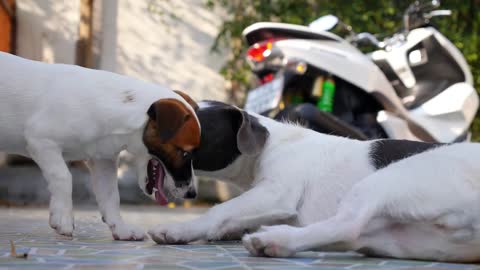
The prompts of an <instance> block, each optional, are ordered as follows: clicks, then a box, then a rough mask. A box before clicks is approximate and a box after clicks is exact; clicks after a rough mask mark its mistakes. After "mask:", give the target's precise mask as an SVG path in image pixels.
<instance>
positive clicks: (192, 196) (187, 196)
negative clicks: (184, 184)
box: [185, 189, 197, 199]
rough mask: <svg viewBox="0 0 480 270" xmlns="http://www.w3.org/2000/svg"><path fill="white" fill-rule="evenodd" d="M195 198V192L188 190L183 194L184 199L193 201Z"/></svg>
mask: <svg viewBox="0 0 480 270" xmlns="http://www.w3.org/2000/svg"><path fill="white" fill-rule="evenodd" d="M196 197H197V192H196V191H195V190H193V189H192V190H189V191H187V193H186V194H185V199H195V198H196Z"/></svg>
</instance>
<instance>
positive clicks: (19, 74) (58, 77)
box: [0, 52, 177, 154]
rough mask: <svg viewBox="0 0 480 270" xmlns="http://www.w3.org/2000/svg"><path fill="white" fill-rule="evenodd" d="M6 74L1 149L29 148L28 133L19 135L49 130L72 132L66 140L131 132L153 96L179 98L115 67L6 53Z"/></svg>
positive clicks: (0, 94)
mask: <svg viewBox="0 0 480 270" xmlns="http://www.w3.org/2000/svg"><path fill="white" fill-rule="evenodd" d="M0 74H1V76H2V77H3V78H4V79H3V80H0V101H1V106H0V138H2V140H0V149H2V150H5V151H8V152H11V153H18V154H24V152H25V151H24V149H22V148H23V146H24V145H25V141H24V138H23V137H21V136H18V134H25V133H26V132H39V133H42V132H49V133H57V134H62V136H64V137H65V136H66V137H68V138H58V139H59V140H60V141H61V140H64V139H72V140H75V139H76V138H79V137H81V138H83V140H86V141H90V140H96V139H98V138H101V137H103V136H108V135H112V134H125V133H129V132H132V131H133V130H136V129H139V128H140V125H142V124H143V123H145V121H146V119H147V116H146V111H147V109H148V107H149V106H150V105H151V103H152V101H155V100H158V99H159V98H168V97H169V96H171V97H177V95H176V94H175V93H173V92H172V91H170V90H169V89H167V88H164V87H161V86H158V85H154V84H150V83H146V82H142V81H139V80H135V79H131V78H128V77H126V76H122V75H118V74H114V73H111V72H107V71H100V70H92V69H86V68H82V67H78V66H73V65H63V64H46V63H41V62H37V61H31V60H27V59H23V58H20V57H17V56H14V55H10V54H7V53H2V52H0ZM119 107H122V110H118V108H119ZM64 112H73V114H69V115H65V113H64ZM100 116H101V117H100ZM85 121H88V123H86V122H85ZM36 123H39V124H38V125H37V124H36ZM26 127H28V129H29V130H26ZM84 127H88V129H85V128H84ZM76 134H80V135H81V136H76ZM70 143H71V142H68V143H66V144H70ZM77 143H83V142H77ZM74 144H75V143H74Z"/></svg>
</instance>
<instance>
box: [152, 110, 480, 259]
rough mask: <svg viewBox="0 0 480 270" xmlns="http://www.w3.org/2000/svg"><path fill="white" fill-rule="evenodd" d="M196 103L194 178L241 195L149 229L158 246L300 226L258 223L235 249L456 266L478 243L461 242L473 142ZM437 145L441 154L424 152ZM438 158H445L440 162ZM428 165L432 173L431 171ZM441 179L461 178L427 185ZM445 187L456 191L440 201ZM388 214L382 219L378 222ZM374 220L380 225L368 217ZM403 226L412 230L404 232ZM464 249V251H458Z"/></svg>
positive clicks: (471, 223)
mask: <svg viewBox="0 0 480 270" xmlns="http://www.w3.org/2000/svg"><path fill="white" fill-rule="evenodd" d="M199 105H200V109H199V110H198V111H197V115H198V117H199V119H200V123H201V125H202V136H201V143H200V147H199V148H198V149H197V150H196V151H195V152H194V169H195V173H196V174H197V175H201V176H209V177H214V178H219V179H226V180H227V181H230V182H231V183H234V184H236V185H238V186H240V187H242V188H243V189H244V190H246V192H245V193H243V194H242V195H240V196H239V197H236V198H234V199H231V200H229V201H227V202H225V203H222V204H220V205H217V206H215V207H213V208H211V209H209V211H208V212H207V213H206V214H204V215H203V216H200V217H199V218H197V219H195V220H192V221H188V222H184V223H179V224H172V225H160V226H157V227H155V228H153V229H152V230H150V231H149V234H150V235H151V236H152V239H153V240H154V241H156V242H157V243H162V244H163V243H169V244H173V243H187V242H192V241H196V240H201V239H207V240H218V239H223V238H227V237H228V238H230V237H241V235H242V234H244V233H245V232H248V231H253V230H256V229H258V228H259V227H260V226H261V225H272V224H290V225H293V226H297V227H298V226H300V227H304V226H307V227H305V228H301V229H299V228H295V227H289V226H286V225H280V226H273V227H266V228H264V229H263V231H261V232H258V233H255V234H252V235H247V236H245V237H244V239H243V240H244V244H245V246H246V247H247V248H248V249H249V250H250V252H251V253H252V254H254V255H268V256H290V255H292V254H294V253H295V252H296V251H301V250H307V249H312V248H317V247H322V248H325V247H328V248H330V249H333V248H334V246H333V245H331V244H337V246H336V247H335V248H337V249H338V250H356V251H358V252H363V253H366V254H374V255H384V256H391V257H399V258H417V259H433V260H458V261H462V260H469V259H472V257H471V254H473V253H475V252H476V251H475V250H478V249H476V248H473V247H476V246H475V245H477V244H478V243H479V242H478V240H477V242H475V241H474V242H468V241H469V240H465V239H469V237H470V236H471V235H475V232H476V231H475V229H474V228H475V226H478V225H479V224H478V221H476V220H478V218H475V217H474V216H472V213H477V212H478V210H477V209H478V206H477V205H478V199H479V198H480V196H478V195H476V196H477V198H476V200H477V201H476V202H475V201H474V200H472V199H473V198H474V196H475V194H477V193H474V192H473V190H472V191H470V192H468V189H465V188H466V187H468V183H470V184H471V186H472V187H476V188H480V186H479V185H478V184H476V185H475V181H474V179H473V177H474V176H475V171H474V167H472V166H473V165H472V164H473V162H474V161H476V160H478V157H476V156H478V153H480V152H478V153H477V154H475V155H474V153H473V152H471V151H474V149H476V148H478V147H479V146H477V145H475V146H474V147H475V148H472V150H469V147H470V145H465V144H460V145H458V146H457V145H455V146H445V147H443V146H442V147H441V145H439V144H429V143H422V142H411V141H394V140H377V141H356V140H350V139H347V138H342V137H335V136H329V135H324V134H320V133H316V132H314V131H311V130H308V129H305V128H303V127H300V126H297V125H292V124H285V123H279V122H276V121H274V120H271V119H268V118H265V117H262V116H258V115H254V114H249V113H247V112H245V111H242V110H239V109H237V108H235V107H233V106H229V105H226V104H222V103H219V102H202V103H200V104H199ZM436 147H440V148H439V149H438V150H432V151H427V150H429V149H433V148H436ZM425 151H427V152H425ZM422 152H425V153H423V154H421V155H417V154H420V153H422ZM456 152H459V153H460V154H459V155H463V158H461V157H458V156H459V155H456V154H455V153H456ZM442 155H451V156H452V159H453V160H452V161H451V163H450V161H446V160H442V157H441V156H442ZM407 157H410V158H407ZM405 158H407V159H405ZM402 159H405V160H404V161H401V162H398V163H395V164H391V163H394V162H395V161H399V160H402ZM467 159H469V160H470V161H468V160H467ZM464 161H465V162H466V163H465V164H462V162H464ZM390 164H391V165H390ZM436 164H438V166H439V167H441V168H438V170H431V169H432V166H435V165H436ZM382 168H385V169H382ZM428 168H430V169H428ZM450 168H451V169H452V171H450V172H449V171H448V170H449V169H450ZM437 172H439V173H440V174H439V175H437ZM446 173H449V174H448V175H449V176H452V173H455V174H458V175H459V176H465V177H466V179H469V181H467V182H466V183H463V182H462V183H461V182H458V183H457V185H458V186H457V187H454V186H455V181H453V179H452V181H450V182H451V183H452V184H453V185H454V186H451V184H448V183H445V184H446V185H445V186H444V187H443V186H442V185H443V182H439V183H436V179H437V178H438V177H439V176H443V174H446ZM390 175H392V176H391V177H390ZM405 178H408V179H405ZM427 179H428V180H427ZM382 180H383V181H384V182H382ZM421 181H424V182H422V183H421ZM440 183H441V184H440ZM478 183H480V182H478ZM465 184H467V185H466V186H464V185H465ZM417 186H418V190H417ZM440 186H442V187H441V188H440ZM353 187H354V188H353ZM352 188H353V190H352ZM428 190H431V191H432V193H431V194H429V193H428ZM410 191H412V192H410ZM417 191H418V192H417ZM449 191H451V192H452V193H453V192H454V191H458V192H459V193H458V194H462V195H458V196H459V198H458V199H457V200H455V201H449V200H447V199H446V198H449V197H450V196H451V195H450V196H449V194H448V192H449ZM397 192H398V194H397ZM445 192H446V194H445ZM472 192H473V193H472ZM402 196H404V197H402ZM443 196H444V197H443ZM462 197H463V198H462ZM405 199H407V203H405V204H404V202H403V200H405ZM408 199H410V201H408ZM468 200H472V201H471V203H472V204H471V205H470V204H467V202H468ZM341 202H342V203H341ZM457 203H458V204H457ZM461 203H464V205H463V206H461ZM397 204H399V206H397ZM402 204H404V205H402ZM400 205H402V206H400ZM381 206H385V208H382V207H381ZM449 206H452V207H451V208H450V207H449ZM422 207H424V208H425V209H422ZM337 211H338V213H337ZM382 211H383V212H382ZM408 211H412V212H408ZM470 211H472V212H470ZM475 211H476V212H475ZM380 213H382V215H383V216H382V215H380ZM462 213H465V215H462ZM388 214H391V215H392V216H391V218H386V217H387V215H388ZM377 216H378V217H379V218H380V219H376V218H375V219H374V218H373V217H377ZM395 217H397V218H398V219H395ZM457 217H458V218H459V219H458V220H457V219H456V218H457ZM475 221H476V222H477V223H475ZM409 222H412V225H408V226H407V225H406V223H409ZM416 226H418V229H416V228H417V227H416ZM476 229H477V230H478V227H477V228H476ZM423 232H425V233H426V234H425V235H422V233H423ZM404 236H405V238H403V237H404ZM477 238H478V236H477ZM353 239H355V240H353ZM451 241H452V242H451ZM343 242H346V243H343ZM338 244H343V245H338ZM456 247H462V248H461V249H460V248H459V249H458V250H456V249H455V248H456ZM467 247H471V248H473V249H472V251H471V252H470V253H462V252H463V251H465V250H466V248H467ZM409 248H410V249H409ZM442 251H443V253H442ZM449 252H452V253H450V254H448V253H449ZM459 253H461V254H463V255H459ZM477 254H478V252H477ZM457 255H458V256H457ZM462 256H463V257H462ZM477 258H478V257H477Z"/></svg>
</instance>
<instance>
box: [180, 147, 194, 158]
mask: <svg viewBox="0 0 480 270" xmlns="http://www.w3.org/2000/svg"><path fill="white" fill-rule="evenodd" d="M177 150H178V152H179V154H180V156H182V158H183V159H187V158H190V157H191V156H192V153H190V152H188V151H185V150H183V149H181V148H178V149H177Z"/></svg>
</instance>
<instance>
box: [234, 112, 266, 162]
mask: <svg viewBox="0 0 480 270" xmlns="http://www.w3.org/2000/svg"><path fill="white" fill-rule="evenodd" d="M236 114H237V115H238V117H239V128H238V132H237V147H238V150H239V151H240V153H243V154H247V155H256V154H259V153H260V152H261V151H262V150H263V147H264V146H265V143H266V142H267V139H268V136H269V135H270V133H269V132H268V129H267V128H266V127H264V126H263V125H262V124H260V122H259V121H258V119H257V118H256V117H254V116H252V115H250V114H248V113H247V112H246V111H243V110H239V109H236Z"/></svg>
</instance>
